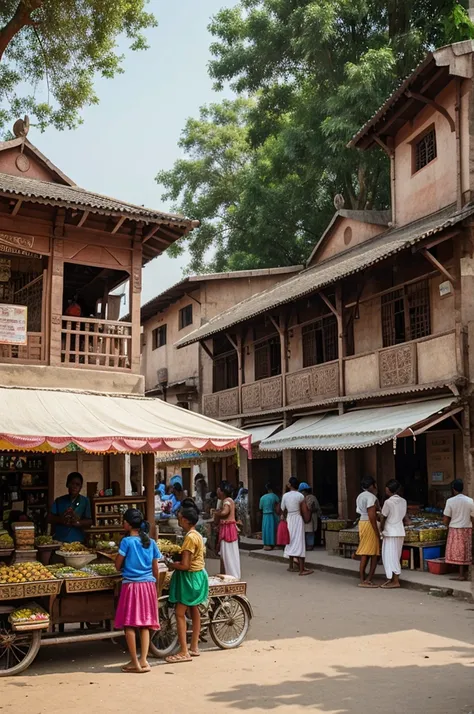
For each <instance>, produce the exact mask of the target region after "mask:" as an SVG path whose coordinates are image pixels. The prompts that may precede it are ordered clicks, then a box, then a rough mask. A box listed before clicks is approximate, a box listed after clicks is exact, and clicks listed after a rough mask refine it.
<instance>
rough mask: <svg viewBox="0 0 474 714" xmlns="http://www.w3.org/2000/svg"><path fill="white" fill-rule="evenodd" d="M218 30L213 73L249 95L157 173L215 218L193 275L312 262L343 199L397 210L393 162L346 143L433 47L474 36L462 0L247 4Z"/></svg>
mask: <svg viewBox="0 0 474 714" xmlns="http://www.w3.org/2000/svg"><path fill="white" fill-rule="evenodd" d="M210 31H211V33H212V35H213V36H214V42H213V44H212V45H211V52H212V55H213V59H212V61H211V64H210V75H211V77H212V78H213V79H214V81H215V87H216V89H221V88H222V87H223V86H225V85H226V84H227V83H230V85H231V87H232V88H233V89H234V91H235V92H236V94H237V100H236V101H235V102H229V101H226V102H224V103H223V104H221V105H218V104H214V105H212V106H210V107H204V108H203V109H202V110H201V116H200V118H199V119H196V120H189V121H188V122H187V124H186V127H185V129H184V132H183V135H182V140H181V147H182V148H183V150H184V153H185V158H184V159H181V160H180V161H178V162H177V163H176V164H175V166H174V168H173V169H172V170H171V171H165V172H160V174H159V175H158V177H157V180H158V181H159V182H160V183H161V184H163V185H164V187H165V195H164V197H165V198H166V199H171V200H173V202H174V204H175V207H176V208H177V209H178V210H183V211H184V212H186V213H187V214H188V215H189V216H190V217H192V218H197V219H199V220H200V221H201V222H202V227H201V228H200V229H199V230H198V231H195V232H193V234H191V236H190V237H189V238H188V240H189V248H190V252H191V266H190V268H191V269H192V270H194V271H198V270H209V269H211V270H225V269H238V268H250V267H264V266H278V265H284V264H288V263H291V262H293V263H298V262H301V261H302V260H304V259H305V258H306V257H307V255H308V253H309V251H310V249H311V248H312V247H313V246H314V244H315V243H316V241H317V240H318V238H319V236H320V235H321V233H322V231H323V230H324V228H325V226H326V224H327V222H328V219H329V217H330V215H331V214H332V213H333V211H334V208H333V205H332V201H333V197H334V194H335V193H341V194H342V195H343V196H344V199H345V205H346V207H347V208H353V209H363V208H387V207H388V205H389V180H388V168H389V167H388V162H387V159H386V158H385V156H384V155H383V154H382V152H378V151H372V152H367V153H362V152H358V151H353V150H349V149H347V148H346V144H347V142H348V141H349V139H350V138H351V136H352V135H353V134H354V133H356V131H357V130H358V129H359V128H360V126H362V125H363V124H364V123H365V122H366V121H367V119H368V118H369V117H370V116H371V114H372V113H373V112H374V111H375V110H376V109H377V108H378V107H379V106H380V105H381V104H382V102H383V101H384V100H385V99H386V97H387V96H388V95H389V94H390V93H391V92H392V91H393V89H394V87H396V85H397V83H398V82H399V81H400V80H401V79H402V78H404V77H405V76H406V75H407V74H408V73H409V72H410V71H411V70H412V69H413V68H414V67H415V66H416V65H417V64H418V63H419V61H420V60H421V59H422V58H423V56H424V55H425V53H426V52H427V51H428V50H429V49H432V48H433V47H438V46H442V45H443V44H446V43H449V42H452V41H458V40H461V39H466V38H469V37H474V25H473V24H472V23H471V21H470V20H469V15H468V13H467V2H457V1H456V0H417V2H415V3H414V2H412V0H241V1H240V2H238V3H237V4H236V5H235V6H234V7H232V8H227V9H224V10H221V11H220V12H219V13H217V15H216V16H215V17H214V18H212V20H211V24H210ZM248 97H250V99H248ZM223 116H225V125H223V124H222V117H223ZM224 126H225V130H224ZM237 157H238V158H237ZM222 161H223V163H222ZM219 162H221V163H219ZM212 249H213V250H214V251H215V253H213V250H212Z"/></svg>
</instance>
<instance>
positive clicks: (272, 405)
mask: <svg viewBox="0 0 474 714" xmlns="http://www.w3.org/2000/svg"><path fill="white" fill-rule="evenodd" d="M343 368H344V378H345V395H341V394H340V387H339V363H338V362H326V363H325V364H320V365H315V366H314V367H306V368H305V369H299V370H296V371H294V372H288V373H287V374H286V375H285V380H286V404H283V394H282V378H281V376H278V377H272V378H271V379H263V380H260V381H257V382H249V383H247V384H244V385H243V386H242V409H241V413H242V414H246V415H248V414H257V413H259V412H265V411H272V410H275V409H280V408H282V407H290V408H297V407H299V406H303V405H306V404H317V403H320V402H324V401H325V400H326V399H332V398H337V397H339V396H352V395H354V397H357V395H361V394H372V393H374V394H376V393H377V391H378V390H387V389H388V390H389V389H392V388H394V389H397V388H399V387H408V386H411V385H423V384H434V383H449V382H451V381H453V380H455V379H456V377H457V376H458V373H457V365H456V338H455V332H454V331H448V332H444V333H439V334H437V335H430V336H428V337H423V338H421V339H419V340H414V341H413V342H406V343H404V344H401V345H396V346H394V347H385V348H383V349H379V350H374V351H373V352H366V353H364V354H358V355H355V356H353V357H346V358H345V359H344V360H343ZM238 405H239V393H238V389H237V388H235V389H227V390H225V391H223V392H216V393H214V394H208V395H205V396H204V402H203V407H204V413H205V414H206V415H207V416H212V417H215V418H224V417H231V416H237V415H238V414H239V410H238Z"/></svg>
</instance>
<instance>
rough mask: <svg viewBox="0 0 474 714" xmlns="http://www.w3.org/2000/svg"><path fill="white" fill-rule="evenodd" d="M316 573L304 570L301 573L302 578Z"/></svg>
mask: <svg viewBox="0 0 474 714" xmlns="http://www.w3.org/2000/svg"><path fill="white" fill-rule="evenodd" d="M313 573H314V570H302V571H301V573H300V577H301V576H304V575H312V574H313Z"/></svg>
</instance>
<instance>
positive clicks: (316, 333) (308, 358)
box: [302, 315, 337, 367]
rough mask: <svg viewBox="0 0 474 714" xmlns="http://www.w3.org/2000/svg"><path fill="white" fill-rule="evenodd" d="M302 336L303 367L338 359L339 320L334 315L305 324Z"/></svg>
mask: <svg viewBox="0 0 474 714" xmlns="http://www.w3.org/2000/svg"><path fill="white" fill-rule="evenodd" d="M302 338H303V367H311V366H312V365H313V364H322V363H323V362H330V361H331V360H333V359H337V320H336V318H335V317H334V316H333V315H331V317H323V318H321V319H320V320H316V321H315V322H312V323H311V324H310V325H305V326H304V327H303V331H302Z"/></svg>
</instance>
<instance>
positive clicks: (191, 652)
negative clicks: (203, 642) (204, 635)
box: [189, 650, 201, 657]
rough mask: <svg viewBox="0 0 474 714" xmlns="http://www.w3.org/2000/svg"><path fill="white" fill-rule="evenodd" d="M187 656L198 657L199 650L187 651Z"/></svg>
mask: <svg viewBox="0 0 474 714" xmlns="http://www.w3.org/2000/svg"><path fill="white" fill-rule="evenodd" d="M189 654H190V655H191V657H200V656H201V653H200V652H199V650H189Z"/></svg>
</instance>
